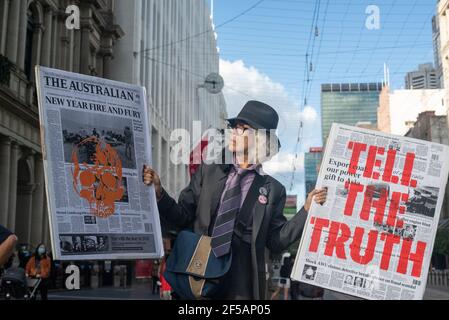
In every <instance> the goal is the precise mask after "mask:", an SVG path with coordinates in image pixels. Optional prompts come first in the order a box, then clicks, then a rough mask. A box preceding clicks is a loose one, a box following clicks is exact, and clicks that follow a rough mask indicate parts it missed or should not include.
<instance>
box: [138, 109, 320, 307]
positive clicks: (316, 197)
mask: <svg viewBox="0 0 449 320" xmlns="http://www.w3.org/2000/svg"><path fill="white" fill-rule="evenodd" d="M228 122H229V126H230V129H231V130H232V133H231V137H230V143H229V146H228V150H226V149H225V150H224V151H223V156H224V155H225V153H226V152H228V154H231V157H230V159H233V161H230V162H231V163H226V162H225V163H224V164H202V165H200V167H199V168H198V169H197V171H196V172H195V174H194V175H193V176H192V178H191V181H190V184H189V185H188V186H187V187H186V188H185V189H184V190H183V191H182V192H181V194H180V196H179V200H178V202H176V201H175V200H174V199H172V198H171V197H170V196H169V195H168V194H167V192H166V191H165V190H164V189H163V188H162V186H161V181H160V178H159V176H158V174H157V173H156V172H155V171H154V170H153V169H152V168H150V167H149V166H144V168H143V181H144V183H145V184H146V185H152V184H154V187H155V190H156V198H157V201H158V209H159V213H160V215H161V218H163V220H165V221H168V222H169V223H171V224H172V225H173V226H175V227H177V229H179V230H185V229H191V230H193V231H194V234H197V235H201V236H203V237H201V240H200V241H199V242H198V243H200V242H201V241H202V240H204V239H208V242H207V245H203V244H201V245H197V247H196V249H195V250H194V251H195V252H194V253H192V258H191V259H190V257H189V256H188V257H187V259H184V260H185V261H187V260H188V261H195V263H194V265H193V266H190V267H193V268H199V269H202V267H203V265H205V266H204V269H203V274H199V275H198V277H197V278H193V277H190V278H189V280H188V282H187V284H189V283H190V288H188V289H187V291H189V290H191V292H192V294H193V296H194V297H195V298H197V299H203V298H210V299H229V300H236V299H267V292H266V277H265V248H266V247H267V248H268V249H269V250H271V251H272V252H273V253H280V252H282V251H283V250H285V249H287V248H288V247H289V246H290V245H291V244H293V243H294V242H295V241H297V240H298V239H299V238H300V237H301V234H302V232H303V229H304V225H305V222H306V219H307V212H308V211H309V209H310V206H311V204H312V201H315V202H316V203H319V204H322V203H324V202H325V201H326V197H327V191H326V190H324V189H323V190H313V191H312V192H311V193H310V194H309V195H308V197H307V199H306V202H305V204H304V207H303V208H302V209H301V210H300V211H299V212H298V213H297V214H296V215H295V216H294V217H293V218H292V219H291V220H289V221H287V219H286V218H285V216H284V215H283V209H284V205H285V201H286V190H285V187H284V186H283V185H282V184H281V183H280V182H278V181H277V180H276V179H274V178H273V177H271V176H269V175H266V174H265V173H264V172H263V170H262V163H263V162H265V161H268V160H269V159H271V157H272V156H274V153H271V152H270V154H269V156H267V157H262V156H261V154H267V152H265V151H266V149H267V148H270V147H272V143H271V145H270V142H272V141H277V144H278V147H279V146H280V143H279V140H278V138H277V137H276V136H270V135H273V134H274V131H275V130H276V129H277V126H278V122H279V116H278V114H277V112H276V111H275V110H274V109H273V108H272V107H270V106H269V105H267V104H265V103H262V102H258V101H249V102H247V103H246V105H245V106H244V107H243V109H242V110H241V112H240V113H239V115H238V116H237V117H236V118H233V119H228ZM242 138H243V139H242ZM277 149H278V148H275V150H276V153H277ZM255 150H256V152H254V151H255ZM261 150H263V152H260V151H261ZM254 154H255V155H256V156H253V155H254ZM180 235H181V234H180ZM180 235H178V240H179V238H180ZM185 239H190V238H189V237H186V238H185ZM179 242H180V241H177V242H176V243H175V248H174V250H173V251H172V253H171V258H172V265H174V264H176V263H179V261H180V260H182V259H181V258H179V259H176V254H179V255H183V254H186V253H185V251H188V250H190V249H189V248H190V247H188V244H187V242H188V241H185V242H186V243H185V244H182V243H179ZM177 246H178V248H179V250H177V248H176V247H177ZM183 246H184V247H183ZM201 250H204V251H205V252H206V257H208V258H207V259H209V260H207V259H206V260H205V261H204V259H203V260H201V259H199V258H198V259H197V251H201ZM173 256H175V257H173ZM194 257H195V258H194ZM220 259H221V260H220ZM211 260H213V263H212V262H211ZM223 261H225V262H223ZM226 261H231V262H230V263H229V264H230V267H229V270H227V269H226V273H225V275H223V277H222V278H224V279H225V280H223V281H220V285H219V288H218V289H217V288H214V287H213V284H211V283H210V282H208V279H207V272H208V271H209V269H208V268H207V265H208V263H209V264H211V265H212V264H213V265H214V266H217V265H221V266H223V265H227V262H226ZM222 262H223V263H222ZM170 266H171V264H170V261H168V262H167V268H170ZM176 268H177V269H179V268H180V267H179V266H175V267H174V269H176ZM211 268H212V267H211ZM186 273H187V272H186ZM183 276H184V275H181V274H179V276H178V277H183ZM201 276H203V277H204V279H202V278H201ZM220 279H221V278H220ZM178 280H179V283H178ZM180 281H181V279H177V278H176V276H175V277H174V278H172V282H176V283H174V284H175V286H173V285H172V287H174V290H175V294H178V295H179V296H180V297H183V298H186V297H187V298H186V299H188V297H190V296H192V295H189V294H179V293H180V292H176V285H178V289H179V288H180V286H179V284H180V283H181V282H180ZM198 288H199V290H197V289H198ZM181 289H182V290H184V289H183V288H182V287H181ZM214 290H216V291H214ZM195 291H197V292H196V293H195ZM189 292H190V291H189ZM211 292H219V293H217V294H211Z"/></svg>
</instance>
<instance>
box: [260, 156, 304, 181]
mask: <svg viewBox="0 0 449 320" xmlns="http://www.w3.org/2000/svg"><path fill="white" fill-rule="evenodd" d="M293 165H294V166H295V168H296V171H302V170H303V169H304V154H302V153H301V154H299V155H298V158H296V157H295V155H294V154H293V153H289V152H279V153H278V154H277V155H276V156H274V157H273V158H272V159H271V160H270V161H268V162H265V163H264V164H263V170H264V171H265V172H266V173H268V174H270V175H276V174H285V173H291V172H292V171H293Z"/></svg>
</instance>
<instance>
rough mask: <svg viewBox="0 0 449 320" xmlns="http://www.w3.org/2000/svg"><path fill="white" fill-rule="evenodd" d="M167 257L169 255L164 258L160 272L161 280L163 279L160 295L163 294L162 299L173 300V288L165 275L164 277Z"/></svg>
mask: <svg viewBox="0 0 449 320" xmlns="http://www.w3.org/2000/svg"><path fill="white" fill-rule="evenodd" d="M167 259H168V255H167V256H166V257H165V258H164V259H163V260H162V263H161V267H160V272H159V274H160V281H161V293H160V295H161V299H162V300H172V295H171V291H172V288H171V286H170V284H169V283H168V282H167V280H165V277H164V271H165V267H166V261H167Z"/></svg>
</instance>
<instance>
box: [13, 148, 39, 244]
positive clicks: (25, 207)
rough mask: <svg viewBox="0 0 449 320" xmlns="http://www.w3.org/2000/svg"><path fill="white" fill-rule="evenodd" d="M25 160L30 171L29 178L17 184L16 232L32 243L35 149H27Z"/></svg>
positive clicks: (21, 240)
mask: <svg viewBox="0 0 449 320" xmlns="http://www.w3.org/2000/svg"><path fill="white" fill-rule="evenodd" d="M25 152H26V153H27V154H26V155H25V158H24V160H25V161H26V163H27V165H28V168H29V170H30V172H29V175H30V176H29V180H28V181H21V183H19V184H18V186H17V215H16V234H17V236H18V238H19V241H20V242H22V243H30V231H31V229H32V228H33V227H35V226H32V224H31V217H32V211H33V192H34V189H35V185H34V183H33V181H34V179H33V175H34V151H31V150H26V151H25Z"/></svg>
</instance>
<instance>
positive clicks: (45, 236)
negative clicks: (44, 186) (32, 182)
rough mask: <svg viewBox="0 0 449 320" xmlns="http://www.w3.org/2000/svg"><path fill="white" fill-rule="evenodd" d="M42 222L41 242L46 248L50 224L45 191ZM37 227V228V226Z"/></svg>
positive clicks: (48, 240)
mask: <svg viewBox="0 0 449 320" xmlns="http://www.w3.org/2000/svg"><path fill="white" fill-rule="evenodd" d="M43 212H44V215H43V221H42V226H41V228H42V240H41V241H42V242H44V243H45V245H46V246H47V248H49V247H50V240H51V237H50V222H49V220H48V205H47V197H46V195H45V190H44V206H43ZM37 227H39V226H37Z"/></svg>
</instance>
